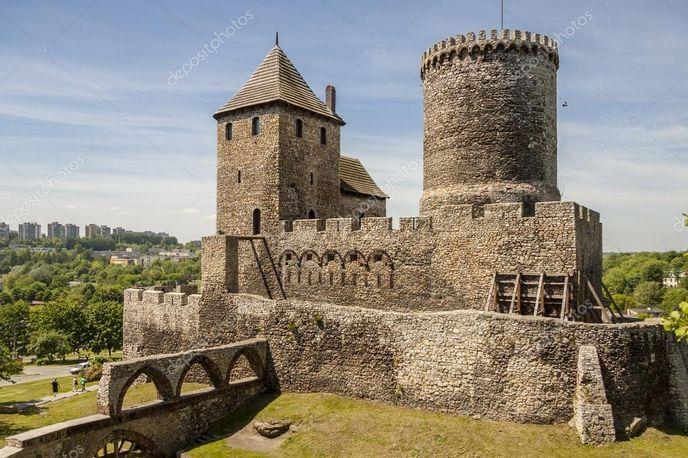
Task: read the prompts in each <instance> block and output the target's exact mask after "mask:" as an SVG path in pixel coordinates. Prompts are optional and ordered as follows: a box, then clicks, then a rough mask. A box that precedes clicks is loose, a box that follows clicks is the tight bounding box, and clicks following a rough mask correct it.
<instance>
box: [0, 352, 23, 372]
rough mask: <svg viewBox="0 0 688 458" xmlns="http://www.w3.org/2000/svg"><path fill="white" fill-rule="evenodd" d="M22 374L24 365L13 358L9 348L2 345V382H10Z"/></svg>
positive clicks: (0, 354) (0, 367)
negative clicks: (14, 376) (12, 378)
mask: <svg viewBox="0 0 688 458" xmlns="http://www.w3.org/2000/svg"><path fill="white" fill-rule="evenodd" d="M21 373H22V365H21V363H19V362H18V361H17V360H15V359H14V358H12V355H10V352H9V350H8V349H7V348H5V347H3V346H1V345H0V380H5V381H7V380H10V377H11V376H13V375H17V374H21Z"/></svg>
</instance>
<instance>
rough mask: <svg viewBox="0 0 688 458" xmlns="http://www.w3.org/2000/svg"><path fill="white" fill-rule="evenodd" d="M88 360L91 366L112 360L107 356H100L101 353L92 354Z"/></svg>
mask: <svg viewBox="0 0 688 458" xmlns="http://www.w3.org/2000/svg"><path fill="white" fill-rule="evenodd" d="M88 362H89V363H91V366H95V365H100V366H102V365H103V364H105V363H109V362H112V358H108V357H107V356H102V355H94V356H91V357H90V358H89V360H88Z"/></svg>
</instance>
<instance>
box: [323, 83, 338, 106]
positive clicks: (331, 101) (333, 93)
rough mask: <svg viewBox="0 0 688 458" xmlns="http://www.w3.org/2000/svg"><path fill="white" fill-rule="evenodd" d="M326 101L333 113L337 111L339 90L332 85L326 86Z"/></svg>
mask: <svg viewBox="0 0 688 458" xmlns="http://www.w3.org/2000/svg"><path fill="white" fill-rule="evenodd" d="M325 103H326V104H327V108H329V109H330V111H331V112H332V113H336V112H337V90H336V89H335V88H334V86H332V85H329V86H327V88H325Z"/></svg>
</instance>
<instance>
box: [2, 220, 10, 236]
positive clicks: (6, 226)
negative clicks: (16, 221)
mask: <svg viewBox="0 0 688 458" xmlns="http://www.w3.org/2000/svg"><path fill="white" fill-rule="evenodd" d="M9 239H10V225H9V224H7V223H0V240H9Z"/></svg>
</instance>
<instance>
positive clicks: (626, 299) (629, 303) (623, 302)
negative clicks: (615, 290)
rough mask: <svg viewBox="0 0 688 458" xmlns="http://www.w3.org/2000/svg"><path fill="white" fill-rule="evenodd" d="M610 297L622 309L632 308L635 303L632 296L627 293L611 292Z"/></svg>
mask: <svg viewBox="0 0 688 458" xmlns="http://www.w3.org/2000/svg"><path fill="white" fill-rule="evenodd" d="M612 298H613V299H614V302H616V305H618V306H619V307H621V308H622V309H624V310H627V309H630V308H633V307H635V305H636V304H635V300H634V299H633V296H629V295H628V294H612Z"/></svg>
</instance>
